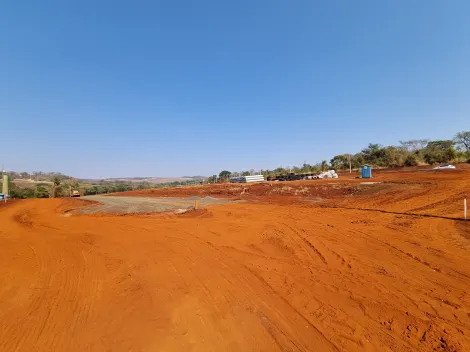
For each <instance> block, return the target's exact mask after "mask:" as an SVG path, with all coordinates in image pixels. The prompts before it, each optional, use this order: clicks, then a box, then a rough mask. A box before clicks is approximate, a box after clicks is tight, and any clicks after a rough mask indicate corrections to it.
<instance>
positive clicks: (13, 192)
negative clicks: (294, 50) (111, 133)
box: [0, 173, 199, 199]
mask: <svg viewBox="0 0 470 352" xmlns="http://www.w3.org/2000/svg"><path fill="white" fill-rule="evenodd" d="M10 174H16V175H20V174H22V173H9V175H10ZM63 176H64V175H61V174H55V176H53V177H52V178H51V181H47V182H39V183H36V184H33V185H26V186H23V187H21V186H19V185H17V184H16V183H15V182H11V181H12V180H11V179H10V182H9V189H10V198H16V199H27V198H62V197H70V196H71V194H72V191H73V190H77V191H79V192H80V194H81V195H83V196H87V195H97V194H107V193H114V192H126V191H133V190H144V189H152V188H167V187H176V186H187V185H191V184H197V183H199V181H198V180H188V181H181V182H180V181H174V182H168V183H158V184H153V183H149V182H123V181H115V182H109V181H100V182H99V183H98V184H83V183H80V182H79V181H77V180H76V179H74V178H72V177H69V176H64V177H63ZM20 177H21V176H20ZM0 189H1V182H0Z"/></svg>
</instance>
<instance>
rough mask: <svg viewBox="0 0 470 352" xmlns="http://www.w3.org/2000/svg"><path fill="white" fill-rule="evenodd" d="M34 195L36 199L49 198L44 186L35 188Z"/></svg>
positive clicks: (47, 190)
mask: <svg viewBox="0 0 470 352" xmlns="http://www.w3.org/2000/svg"><path fill="white" fill-rule="evenodd" d="M34 195H35V197H36V198H49V189H47V188H46V187H44V186H37V187H36V191H35V192H34Z"/></svg>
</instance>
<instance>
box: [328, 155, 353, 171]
mask: <svg viewBox="0 0 470 352" xmlns="http://www.w3.org/2000/svg"><path fill="white" fill-rule="evenodd" d="M330 163H331V168H332V169H334V170H346V169H349V156H348V155H346V154H341V155H336V156H334V157H333V159H331V160H330Z"/></svg>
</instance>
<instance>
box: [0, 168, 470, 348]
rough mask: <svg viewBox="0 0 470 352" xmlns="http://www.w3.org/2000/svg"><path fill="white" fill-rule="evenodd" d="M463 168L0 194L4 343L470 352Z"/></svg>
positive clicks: (469, 241) (0, 333) (468, 171)
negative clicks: (112, 207)
mask: <svg viewBox="0 0 470 352" xmlns="http://www.w3.org/2000/svg"><path fill="white" fill-rule="evenodd" d="M469 166H470V165H457V169H455V170H436V171H433V170H425V169H419V168H409V169H401V170H384V171H380V170H378V171H377V170H374V178H373V179H370V180H367V181H365V180H361V179H356V178H355V177H356V174H354V173H353V174H348V173H344V174H340V177H339V178H337V179H327V180H318V181H316V182H310V181H292V182H263V183H254V184H230V183H227V184H215V185H200V186H199V185H198V186H191V187H177V188H167V189H153V190H142V191H130V192H124V193H120V194H114V195H111V196H108V197H110V199H112V201H111V202H115V203H116V202H118V203H119V201H116V199H117V198H119V197H125V200H123V201H121V203H119V204H120V206H122V204H126V205H125V206H123V207H124V208H125V207H134V208H133V209H135V210H137V211H129V209H128V208H126V209H124V208H122V209H121V208H120V209H121V210H120V211H119V212H117V213H113V212H106V213H104V212H103V213H100V211H99V207H100V206H103V205H102V204H104V203H102V202H101V199H100V200H96V199H95V200H86V197H85V198H81V199H80V198H76V199H75V198H68V199H32V200H13V201H11V202H8V203H6V204H4V203H1V204H0V224H1V227H0V351H6V352H10V351H28V352H29V351H44V352H45V351H47V352H49V351H185V352H189V351H204V352H205V351H266V352H272V351H316V352H317V351H403V352H404V351H470V221H465V220H464V219H463V201H464V199H465V198H470V167H469ZM133 197H134V198H135V202H136V203H135V204H134V203H133V201H132V198H133ZM168 197H171V198H168ZM173 197H176V198H179V199H177V200H174V199H172V198H173ZM207 197H210V198H207ZM102 198H105V197H104V196H103V197H102ZM150 198H156V199H158V200H155V203H158V202H165V201H166V202H170V203H171V202H177V203H178V204H180V203H181V204H183V205H184V206H186V205H187V206H188V207H190V206H191V203H192V202H194V201H195V200H198V201H200V202H202V200H203V199H207V200H208V202H207V203H202V205H201V203H199V205H200V206H199V208H198V209H193V210H189V211H185V212H184V213H181V214H179V213H177V212H174V211H165V212H163V213H156V212H152V211H148V210H149V209H148V208H147V206H148V204H154V203H152V201H149V200H148V199H150ZM165 198H167V199H166V200H165ZM123 199H124V198H123ZM212 199H214V201H213V202H212ZM139 202H146V203H145V204H146V206H145V208H142V209H145V211H142V212H141V211H139V209H141V208H139V206H137V205H136V204H137V203H138V204H141V203H139ZM116 204H117V203H116ZM90 207H94V208H93V209H95V210H96V209H98V210H96V211H93V212H91V213H86V209H87V208H90ZM188 209H190V208H188ZM82 210H85V211H82ZM123 214H124V215H127V216H122V215H123Z"/></svg>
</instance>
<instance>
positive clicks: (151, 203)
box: [79, 195, 229, 214]
mask: <svg viewBox="0 0 470 352" xmlns="http://www.w3.org/2000/svg"><path fill="white" fill-rule="evenodd" d="M82 199H84V200H91V201H94V202H96V203H97V204H96V205H93V206H89V207H85V208H81V209H79V212H80V213H82V214H134V213H150V212H165V211H171V210H179V211H185V210H188V209H193V208H194V207H195V201H196V200H197V201H198V207H201V208H204V207H208V206H210V205H212V204H224V203H227V202H229V200H226V199H215V198H212V197H204V198H200V197H188V198H156V197H115V196H101V195H100V196H87V197H82Z"/></svg>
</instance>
